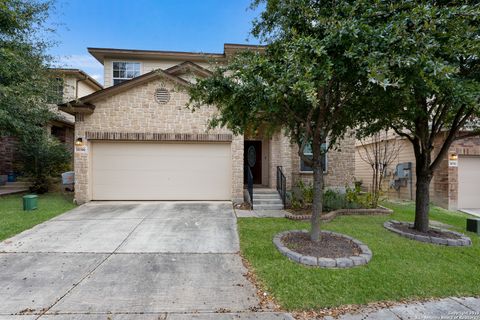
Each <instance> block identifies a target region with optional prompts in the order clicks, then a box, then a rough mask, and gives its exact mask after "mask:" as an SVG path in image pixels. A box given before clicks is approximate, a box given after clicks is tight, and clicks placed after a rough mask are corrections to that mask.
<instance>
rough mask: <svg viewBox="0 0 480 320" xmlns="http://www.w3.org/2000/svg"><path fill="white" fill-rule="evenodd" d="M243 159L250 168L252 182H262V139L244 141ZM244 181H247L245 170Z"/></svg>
mask: <svg viewBox="0 0 480 320" xmlns="http://www.w3.org/2000/svg"><path fill="white" fill-rule="evenodd" d="M243 161H244V162H243V163H245V165H247V166H249V167H250V169H251V170H252V175H253V183H254V184H262V141H245V149H244V152H243ZM244 182H245V184H246V183H247V172H246V171H245V175H244Z"/></svg>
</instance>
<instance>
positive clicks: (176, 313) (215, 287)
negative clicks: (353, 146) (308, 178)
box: [0, 202, 291, 320]
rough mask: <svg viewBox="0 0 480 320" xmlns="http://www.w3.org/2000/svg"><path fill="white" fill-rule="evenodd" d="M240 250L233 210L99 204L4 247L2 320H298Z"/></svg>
mask: <svg viewBox="0 0 480 320" xmlns="http://www.w3.org/2000/svg"><path fill="white" fill-rule="evenodd" d="M29 214H35V212H32V213H29ZM238 251H239V241H238V235H237V230H236V218H235V215H234V213H233V209H232V205H231V203H228V202H197V203H192V202H96V203H89V204H86V205H83V206H80V207H78V208H76V209H74V210H72V211H69V212H67V213H65V214H63V215H61V216H58V217H56V218H54V219H52V220H50V221H47V222H45V223H42V224H40V225H38V226H36V227H34V228H32V229H30V230H27V231H25V232H23V233H21V234H19V235H17V236H15V237H13V238H10V239H8V240H6V241H4V242H1V243H0V301H1V303H0V320H3V319H38V318H41V319H50V318H53V319H58V320H60V319H62V320H63V319H86V320H93V319H95V320H96V319H142V320H147V319H148V320H150V319H169V320H170V319H177V320H180V319H199V320H201V319H202V320H203V319H291V317H290V316H289V315H287V314H281V313H273V312H269V310H260V311H262V312H253V311H257V310H258V309H259V307H260V305H259V300H258V298H257V296H256V290H255V288H254V286H253V285H252V284H251V283H250V282H249V281H248V280H247V279H246V278H245V276H244V274H245V273H246V269H245V268H244V266H243V264H242V261H241V258H240V256H239V255H238Z"/></svg>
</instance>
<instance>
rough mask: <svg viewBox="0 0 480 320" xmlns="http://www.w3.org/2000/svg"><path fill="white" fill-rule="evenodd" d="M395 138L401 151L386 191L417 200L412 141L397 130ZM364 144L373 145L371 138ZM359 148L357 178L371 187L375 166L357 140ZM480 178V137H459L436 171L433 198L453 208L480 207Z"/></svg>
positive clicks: (438, 146)
mask: <svg viewBox="0 0 480 320" xmlns="http://www.w3.org/2000/svg"><path fill="white" fill-rule="evenodd" d="M461 134H462V133H461ZM393 139H395V140H396V143H397V144H399V146H400V152H399V154H398V157H397V158H396V160H395V162H394V164H393V165H392V166H391V167H390V168H388V170H387V176H386V177H385V191H386V193H387V195H388V196H389V197H390V198H396V199H407V200H414V199H415V183H416V175H415V155H414V152H413V147H412V144H411V143H410V142H409V141H408V140H406V139H405V138H401V137H399V136H397V135H395V134H391V135H389V141H392V140H393ZM443 139H445V137H444V135H439V136H438V137H437V138H436V141H435V146H436V147H435V148H434V150H433V153H434V155H435V153H436V152H438V150H439V149H440V145H441V143H442V141H443ZM364 145H365V147H367V148H371V147H372V144H371V141H370V142H367V143H364ZM356 150H357V152H356V155H355V179H356V180H357V181H362V186H364V187H365V188H366V189H367V190H370V189H371V185H372V169H371V168H370V166H369V165H368V164H367V163H366V162H365V161H363V160H362V158H361V157H360V155H359V153H360V152H361V153H362V154H365V149H364V146H362V144H361V143H360V142H359V141H357V142H356ZM409 164H410V165H409ZM409 167H410V170H409V169H408V168H409ZM479 181H480V137H471V138H465V139H460V140H456V141H455V142H454V143H453V144H452V146H451V147H450V149H449V150H448V153H447V154H446V155H445V157H444V158H443V159H442V161H441V163H440V165H439V167H438V168H437V169H436V171H435V173H434V177H433V179H432V182H431V185H430V200H431V201H432V203H434V204H436V205H438V206H441V207H443V208H446V209H449V210H459V209H478V208H480V197H479V191H478V186H479Z"/></svg>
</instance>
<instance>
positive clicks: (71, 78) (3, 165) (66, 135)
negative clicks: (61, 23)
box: [0, 69, 103, 175]
mask: <svg viewBox="0 0 480 320" xmlns="http://www.w3.org/2000/svg"><path fill="white" fill-rule="evenodd" d="M51 72H52V76H53V77H55V78H56V80H57V81H58V88H57V91H58V92H57V96H58V99H59V101H60V102H65V101H70V100H73V99H77V98H80V97H82V96H85V95H88V94H91V93H93V92H95V91H97V90H100V89H103V87H102V85H100V84H99V83H98V82H97V81H95V80H94V79H93V78H92V77H90V76H89V75H88V74H86V73H85V72H83V71H82V70H78V69H51ZM59 101H52V111H54V112H55V113H56V118H55V119H53V120H52V121H50V122H49V124H48V125H47V128H46V130H48V132H50V133H51V134H52V135H53V136H55V137H56V138H57V139H59V140H60V141H61V142H62V143H65V145H66V146H67V148H68V149H69V150H72V152H73V137H74V123H75V117H73V116H72V115H70V114H68V113H65V112H63V111H59V110H58V108H57V105H56V103H58V102H59ZM16 150H17V140H16V138H14V137H10V136H6V137H0V175H7V174H9V173H11V172H13V171H15V169H16V165H15V162H16Z"/></svg>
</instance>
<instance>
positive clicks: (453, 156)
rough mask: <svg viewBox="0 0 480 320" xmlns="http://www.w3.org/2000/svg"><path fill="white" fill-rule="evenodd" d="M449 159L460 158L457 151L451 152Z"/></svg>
mask: <svg viewBox="0 0 480 320" xmlns="http://www.w3.org/2000/svg"><path fill="white" fill-rule="evenodd" d="M448 160H451V161H456V160H458V155H457V154H456V153H452V154H450V157H449V159H448Z"/></svg>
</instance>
